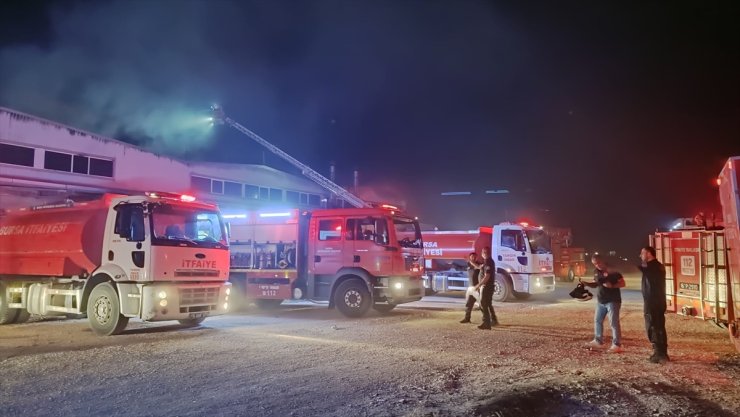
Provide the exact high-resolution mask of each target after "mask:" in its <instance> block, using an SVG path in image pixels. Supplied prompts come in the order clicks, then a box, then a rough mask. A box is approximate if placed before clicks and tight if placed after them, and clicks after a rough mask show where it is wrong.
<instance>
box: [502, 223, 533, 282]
mask: <svg viewBox="0 0 740 417" xmlns="http://www.w3.org/2000/svg"><path fill="white" fill-rule="evenodd" d="M495 243H496V246H497V249H498V254H497V255H496V257H495V258H494V260H495V261H496V264H497V266H498V267H500V268H503V269H505V270H507V271H508V272H510V273H511V272H529V271H530V268H531V266H530V265H529V257H528V256H527V243H526V239H525V238H524V234H523V233H522V230H521V229H501V231H500V235H499V239H498V242H495ZM512 278H514V277H513V276H512Z"/></svg>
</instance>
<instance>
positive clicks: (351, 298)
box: [334, 279, 373, 317]
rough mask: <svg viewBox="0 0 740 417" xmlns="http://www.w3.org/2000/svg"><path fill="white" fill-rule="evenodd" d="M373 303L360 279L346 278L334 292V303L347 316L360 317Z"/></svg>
mask: <svg viewBox="0 0 740 417" xmlns="http://www.w3.org/2000/svg"><path fill="white" fill-rule="evenodd" d="M372 304H373V300H372V299H371V296H370V291H368V290H367V285H365V283H364V282H363V281H362V280H360V279H348V280H346V281H344V282H342V283H341V284H339V286H338V287H337V289H336V291H335V292H334V305H335V306H336V307H337V310H339V312H340V313H342V314H344V315H345V316H347V317H361V316H363V315H365V313H367V311H368V310H369V309H370V307H371V306H372Z"/></svg>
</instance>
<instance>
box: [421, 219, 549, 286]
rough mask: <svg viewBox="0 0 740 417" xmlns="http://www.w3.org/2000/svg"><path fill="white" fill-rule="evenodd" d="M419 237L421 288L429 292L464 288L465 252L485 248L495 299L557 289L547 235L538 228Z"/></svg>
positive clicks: (484, 229) (508, 225)
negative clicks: (491, 265) (422, 263)
mask: <svg viewBox="0 0 740 417" xmlns="http://www.w3.org/2000/svg"><path fill="white" fill-rule="evenodd" d="M422 238H423V240H424V259H425V267H426V268H425V269H426V271H425V286H426V287H427V288H430V289H431V290H432V291H438V292H444V291H448V290H465V289H466V288H467V287H468V285H469V283H468V276H467V273H466V272H465V265H466V263H467V258H468V254H469V253H470V252H475V253H476V254H478V256H480V252H481V249H483V247H485V246H490V247H491V252H492V257H493V261H494V262H495V263H496V272H497V273H496V280H495V283H494V294H493V299H494V300H495V301H507V300H509V299H510V298H511V297H512V296H513V297H515V298H518V299H526V298H528V297H529V296H530V295H532V294H541V293H547V292H553V291H555V275H554V272H553V258H552V251H551V250H550V237H549V236H548V235H547V233H546V232H545V231H544V230H542V228H540V227H534V226H530V225H529V224H526V223H521V224H515V223H501V224H497V225H495V226H493V227H480V228H479V229H478V230H472V231H437V230H435V231H423V232H422Z"/></svg>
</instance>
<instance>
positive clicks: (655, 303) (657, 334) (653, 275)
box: [639, 246, 669, 363]
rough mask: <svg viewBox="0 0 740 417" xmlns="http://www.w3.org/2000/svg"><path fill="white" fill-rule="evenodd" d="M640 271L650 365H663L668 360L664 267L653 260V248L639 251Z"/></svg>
mask: <svg viewBox="0 0 740 417" xmlns="http://www.w3.org/2000/svg"><path fill="white" fill-rule="evenodd" d="M640 259H642V265H640V267H639V268H640V271H642V299H643V301H644V305H643V313H644V314H645V331H646V332H647V337H648V340H650V343H652V344H653V354H652V355H651V356H650V359H649V360H650V362H652V363H665V362H667V361H668V360H669V358H668V336H667V334H666V331H665V310H666V300H665V266H663V264H662V263H660V262H659V261H658V260H657V259H655V248H654V247H652V246H645V247H644V248H642V250H640Z"/></svg>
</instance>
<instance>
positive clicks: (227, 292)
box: [226, 287, 231, 295]
mask: <svg viewBox="0 0 740 417" xmlns="http://www.w3.org/2000/svg"><path fill="white" fill-rule="evenodd" d="M226 295H231V287H229V288H227V289H226Z"/></svg>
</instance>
